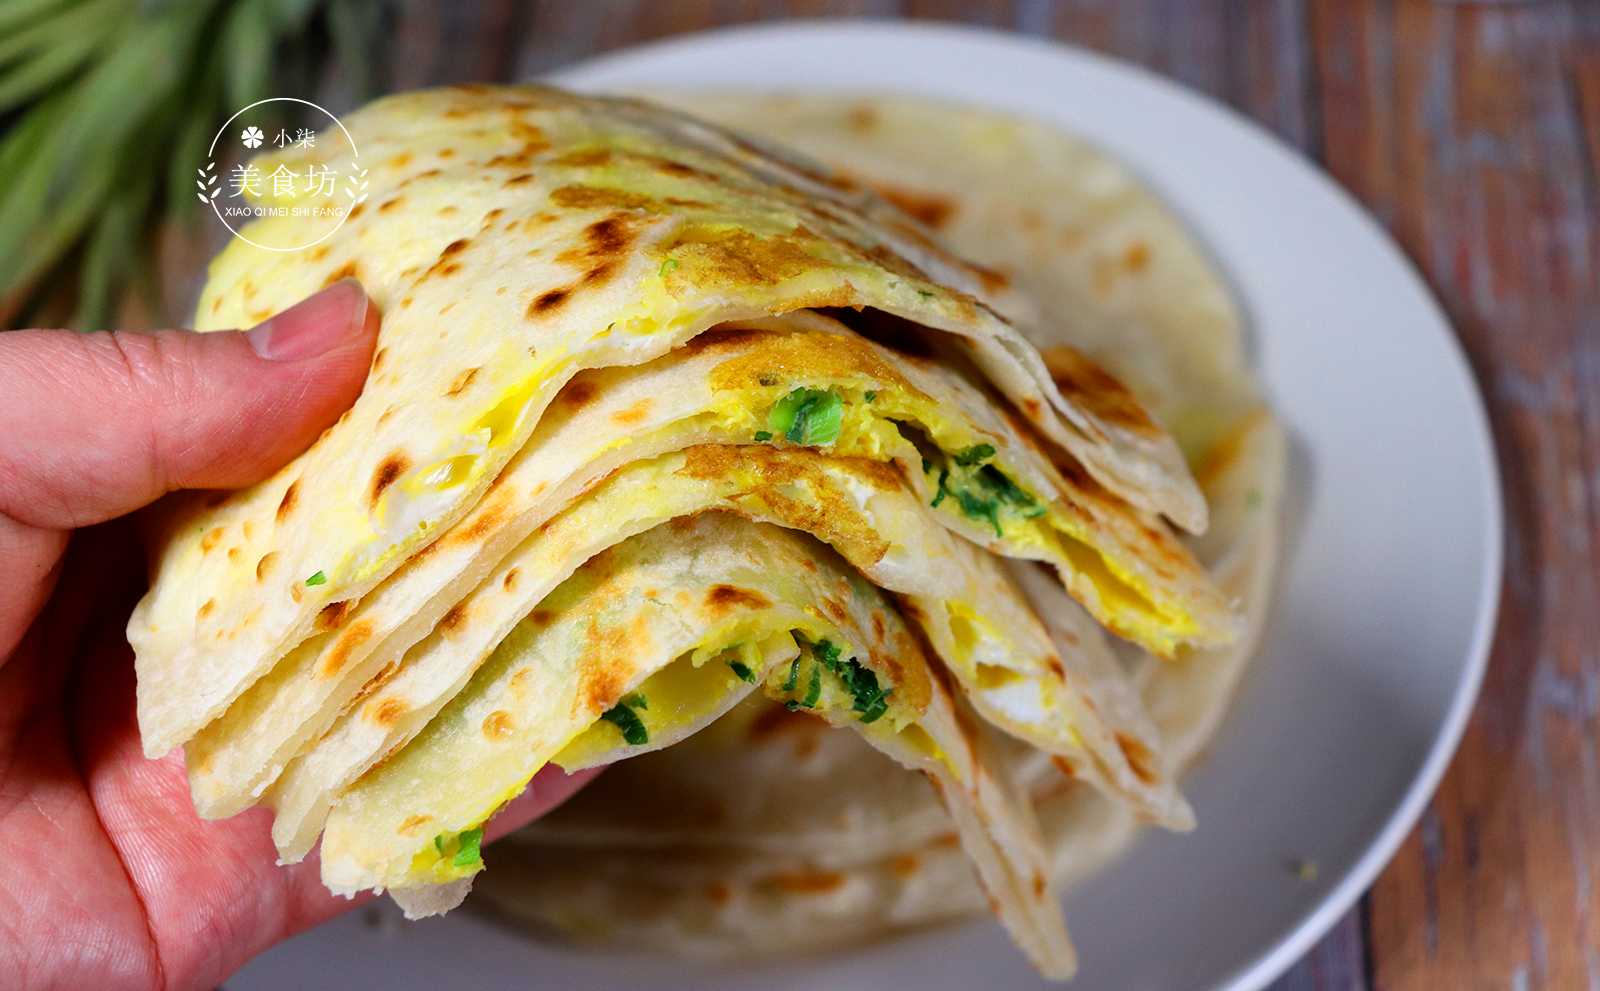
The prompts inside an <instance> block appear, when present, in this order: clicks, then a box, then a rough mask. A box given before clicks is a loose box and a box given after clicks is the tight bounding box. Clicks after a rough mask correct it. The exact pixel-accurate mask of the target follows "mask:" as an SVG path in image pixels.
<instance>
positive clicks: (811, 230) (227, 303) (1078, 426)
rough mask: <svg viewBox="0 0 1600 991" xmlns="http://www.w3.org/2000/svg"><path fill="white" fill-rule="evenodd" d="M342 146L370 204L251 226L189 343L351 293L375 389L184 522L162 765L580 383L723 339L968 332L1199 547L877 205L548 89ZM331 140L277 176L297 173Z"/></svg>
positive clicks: (147, 696) (1024, 392)
mask: <svg viewBox="0 0 1600 991" xmlns="http://www.w3.org/2000/svg"><path fill="white" fill-rule="evenodd" d="M345 127H346V129H347V130H348V132H349V133H350V134H351V135H352V136H353V138H354V140H355V144H356V146H357V147H359V149H360V150H361V153H362V154H363V155H364V156H366V158H365V161H367V162H371V163H372V165H371V167H370V170H369V171H370V175H369V176H368V179H367V181H368V183H369V186H370V193H369V199H367V200H366V201H365V202H363V203H361V204H359V205H358V207H356V208H354V209H352V211H351V213H352V216H351V217H350V218H349V219H348V221H347V222H345V223H344V224H343V225H342V226H340V227H339V228H338V229H337V230H336V231H335V232H333V233H332V234H330V235H329V236H327V237H325V238H324V239H323V240H322V241H321V242H320V243H318V244H317V245H316V246H315V247H313V248H310V249H307V250H301V251H290V252H283V251H271V250H267V249H265V248H261V247H257V246H256V243H252V242H258V243H268V244H271V243H280V242H284V241H289V240H293V238H292V235H293V234H294V233H295V232H296V230H297V228H296V225H303V224H308V223H312V222H313V221H310V220H307V219H305V218H303V217H297V216H295V215H294V214H293V212H292V211H286V212H285V215H283V216H269V217H266V218H263V219H261V220H259V221H257V222H256V223H255V224H254V225H252V226H251V227H250V228H248V229H247V231H246V234H247V235H249V236H250V237H251V240H249V241H247V240H245V239H239V240H236V241H234V242H233V243H232V244H231V245H230V246H229V247H228V248H227V249H226V250H225V251H224V252H223V253H222V254H221V255H220V256H218V258H217V259H216V260H215V261H214V262H213V264H212V267H211V273H210V278H209V280H208V282H207V285H206V287H205V290H204V291H203V293H202V296H201V299H200V303H199V307H198V313H197V317H196V324H197V327H198V328H199V329H201V330H211V329H217V328H224V327H239V326H247V325H250V324H252V323H255V322H257V321H259V320H261V319H263V318H265V317H266V316H268V315H270V314H271V313H273V312H275V311H278V310H281V309H283V308H285V307H287V306H288V305H290V304H291V303H293V302H295V301H297V300H299V299H302V298H304V297H305V296H307V295H309V294H310V293H312V292H313V291H315V290H316V289H318V288H320V287H322V286H324V285H326V284H328V283H329V282H331V281H332V280H335V279H338V278H342V277H345V276H355V277H357V278H359V279H360V280H361V281H362V283H363V285H364V286H365V287H366V288H367V290H368V292H369V293H370V295H371V296H372V298H373V300H374V301H375V303H376V304H377V306H378V307H379V309H380V310H381V311H382V313H383V326H382V330H381V332H380V335H379V341H378V345H377V350H376V352H375V354H374V357H373V370H372V373H371V376H370V378H369V381H368V383H367V387H366V389H365V391H364V392H363V393H362V395H361V397H360V398H359V399H358V400H357V402H356V404H355V405H354V406H353V407H352V408H351V409H350V410H349V411H348V413H347V414H346V415H345V416H344V417H343V418H342V419H341V420H340V422H339V423H338V424H336V425H335V426H334V427H332V428H330V429H329V430H328V432H327V433H326V434H325V435H324V436H323V437H322V438H321V439H320V440H318V441H317V442H316V443H315V444H314V445H313V446H312V447H311V448H310V449H309V450H307V451H306V452H305V453H304V454H303V455H301V456H300V457H299V458H296V459H295V460H294V461H293V462H292V463H290V464H289V465H288V466H286V467H285V468H284V469H283V470H281V471H280V472H278V473H277V474H276V475H274V476H273V477H272V478H270V479H268V480H266V481H264V482H262V483H260V484H258V485H255V486H252V487H250V488H248V489H244V490H241V491H239V492H236V493H232V494H228V495H224V496H221V497H215V496H195V497H193V498H191V499H187V500H178V501H175V502H174V503H173V504H172V506H171V507H170V510H171V511H170V512H169V513H168V514H167V515H166V516H165V518H164V522H163V523H162V526H161V536H160V537H159V538H158V539H157V541H156V551H155V554H154V560H153V564H152V572H153V574H152V584H151V589H150V591H149V593H148V594H147V595H146V596H145V598H144V599H143V600H142V601H141V603H140V604H139V606H138V608H137V609H136V610H135V612H134V615H133V616H132V618H131V619H130V621H129V625H128V637H129V640H130V642H131V643H132V644H133V646H134V648H135V652H136V655H137V669H138V677H139V691H138V714H139V723H140V728H141V732H142V737H143V742H144V749H145V752H146V753H147V754H148V755H150V756H158V755H161V754H164V753H166V752H167V751H168V750H170V749H171V748H172V747H173V746H175V745H177V744H179V743H182V742H184V741H185V740H187V739H189V738H190V737H191V736H193V735H194V734H195V733H197V732H199V731H200V730H201V729H202V728H203V727H204V726H205V725H206V724H207V723H209V722H211V721H212V720H213V719H215V718H216V717H218V716H219V715H221V714H222V713H223V712H224V711H225V709H226V708H227V707H228V706H229V704H230V703H232V702H233V701H234V700H235V699H237V698H238V697H239V696H240V695H241V694H242V693H243V692H245V690H247V689H248V688H249V687H250V686H251V685H252V684H254V683H255V682H256V681H257V680H258V679H259V678H261V677H262V676H263V675H264V674H266V673H268V672H269V671H270V670H272V668H273V665H274V664H276V663H277V662H278V661H279V660H280V659H281V658H283V657H284V656H285V655H286V654H288V653H289V652H290V651H291V650H293V649H294V648H295V647H296V646H297V645H299V644H300V643H301V642H302V641H304V640H306V638H308V637H310V636H313V635H314V634H315V633H316V632H317V628H318V622H319V619H320V620H321V621H322V623H323V624H324V627H326V626H327V625H329V623H330V613H331V619H333V620H336V619H338V618H339V617H340V616H341V615H342V613H343V611H344V610H345V609H347V608H348V607H349V606H350V605H352V604H353V603H354V602H356V601H357V600H358V599H359V598H360V597H362V596H363V595H365V594H366V593H367V592H368V591H370V590H371V589H373V588H374V587H376V586H377V585H378V583H380V582H381V581H383V580H384V579H385V578H386V577H388V576H389V575H390V574H392V573H393V572H394V571H395V570H396V569H397V568H399V567H400V566H401V565H402V564H403V563H404V562H406V561H407V560H408V559H410V558H412V557H414V556H415V555H417V554H418V553H420V552H422V551H424V550H425V549H426V548H428V547H429V546H432V544H433V543H434V542H435V541H436V540H437V539H438V538H439V537H440V535H441V534H443V533H445V532H447V531H448V530H449V529H450V528H451V526H452V525H453V524H454V523H456V522H457V521H458V520H460V519H461V518H462V517H463V516H464V515H465V514H466V513H467V512H468V511H469V510H471V509H472V508H473V507H474V506H475V505H477V504H478V503H479V502H480V501H481V500H484V499H486V498H488V495H487V493H488V490H489V487H490V483H491V482H492V481H493V480H494V479H495V478H496V476H497V475H499V474H500V473H501V469H502V468H504V467H505V465H506V463H507V462H508V461H509V460H510V459H511V457H512V456H513V455H514V454H515V453H516V452H517V451H518V450H520V449H521V448H522V447H523V445H524V444H525V443H526V442H527V440H528V438H529V436H530V435H531V434H532V432H533V431H534V429H535V428H536V427H537V425H538V424H539V422H540V421H541V419H542V418H543V415H544V413H545V411H546V407H547V406H548V405H549V403H550V401H551V400H552V399H553V398H554V397H555V395H556V393H557V392H558V391H559V390H560V388H561V387H562V386H563V385H564V384H565V383H567V382H568V381H569V380H571V378H572V377H573V376H574V375H576V374H578V373H579V372H580V371H582V370H584V369H587V368H596V367H608V366H614V365H630V364H638V363H641V362H644V361H648V360H650V359H652V358H656V357H659V356H660V355H662V354H665V353H667V352H668V351H670V350H671V349H673V348H674V347H677V346H679V345H681V344H683V343H684V342H686V341H688V340H690V339H691V338H693V337H694V336H695V335H697V334H699V333H701V332H702V331H704V330H706V329H708V328H710V327H712V326H715V325H717V324H719V323H724V322H727V321H730V320H740V319H747V318H753V317H759V316H764V315H770V314H777V313H784V312H789V311H792V310H797V309H805V308H811V307H821V306H828V307H867V308H872V309H874V310H876V311H881V312H884V313H888V314H893V315H895V316H897V317H899V318H902V319H904V320H906V321H908V322H910V323H911V324H913V325H915V326H917V327H919V328H923V329H926V330H930V331H939V332H944V333H946V334H948V335H951V336H952V339H955V340H959V341H961V342H964V344H965V345H966V347H965V350H966V351H967V352H968V354H969V357H970V359H971V361H972V362H973V364H974V365H975V366H976V367H979V368H981V369H982V370H983V372H984V373H985V374H986V375H987V377H988V378H989V379H990V381H991V382H992V383H993V384H994V385H995V386H996V387H997V388H998V389H999V390H1000V391H1001V392H1003V393H1004V394H1005V395H1006V396H1007V397H1008V398H1009V399H1010V401H1011V402H1012V403H1014V404H1015V406H1016V408H1017V409H1018V410H1020V411H1021V413H1022V415H1023V416H1024V417H1026V418H1027V419H1028V421H1029V422H1030V423H1031V424H1032V425H1033V427H1034V428H1036V429H1037V430H1039V431H1040V433H1041V434H1042V435H1043V436H1045V437H1046V438H1048V439H1049V440H1050V441H1051V442H1052V443H1054V444H1056V445H1058V446H1059V447H1061V448H1062V449H1063V450H1065V451H1067V452H1069V453H1070V454H1071V456H1072V458H1073V459H1074V464H1077V465H1081V466H1082V470H1084V472H1085V473H1086V475H1087V476H1088V477H1092V478H1093V479H1095V480H1096V481H1097V482H1098V483H1099V484H1100V485H1101V486H1103V487H1105V489H1106V490H1108V491H1109V492H1110V493H1113V494H1114V496H1115V497H1116V498H1117V499H1121V500H1125V501H1127V502H1128V503H1130V504H1132V505H1134V506H1138V507H1140V508H1142V509H1143V510H1146V511H1147V512H1155V511H1160V512H1164V513H1166V514H1168V515H1169V516H1170V517H1171V518H1173V519H1175V520H1177V521H1178V522H1180V523H1181V524H1183V525H1185V526H1186V527H1188V528H1190V529H1193V530H1199V529H1203V527H1204V524H1205V504H1204V501H1203V499H1201V498H1200V496H1199V492H1198V489H1197V488H1196V487H1195V486H1194V484H1193V480H1192V479H1191V478H1189V476H1188V474H1187V472H1186V470H1185V468H1184V465H1183V461H1182V458H1181V456H1180V455H1179V452H1178V449H1177V447H1176V445H1175V444H1174V443H1173V442H1172V441H1171V439H1170V438H1169V437H1168V436H1167V435H1166V434H1165V433H1164V432H1163V431H1162V430H1161V429H1160V428H1159V427H1158V426H1157V425H1156V424H1155V423H1154V421H1153V420H1151V419H1150V417H1148V416H1147V415H1145V414H1144V413H1143V411H1142V410H1139V409H1138V408H1137V404H1129V403H1124V402H1122V401H1121V399H1120V398H1118V399H1117V401H1115V402H1108V403H1102V402H1099V401H1098V397H1099V396H1100V394H1101V393H1104V394H1105V395H1106V396H1111V395H1112V394H1113V393H1115V390H1114V389H1112V388H1111V385H1106V384H1104V383H1100V382H1099V380H1098V379H1097V380H1096V384H1095V385H1094V386H1093V388H1092V389H1091V390H1090V393H1089V394H1087V395H1086V394H1084V392H1083V391H1082V390H1074V393H1075V394H1074V395H1072V396H1063V395H1062V393H1061V391H1060V390H1059V388H1058V386H1057V383H1056V381H1054V380H1052V377H1051V374H1050V372H1049V369H1047V368H1046V366H1045V365H1044V363H1043V361H1042V360H1041V359H1040V358H1039V356H1038V354H1037V353H1036V352H1035V351H1034V350H1033V348H1032V347H1030V346H1029V345H1028V344H1027V343H1026V342H1025V341H1024V340H1023V338H1022V337H1021V335H1020V334H1019V333H1018V331H1017V330H1016V329H1015V328H1014V327H1013V326H1012V325H1011V324H1010V323H1009V322H1007V320H1006V319H1005V318H1004V317H1002V316H1000V315H999V314H998V313H997V310H996V308H995V306H994V305H992V304H991V303H990V302H989V301H988V299H989V294H988V290H987V289H986V288H985V285H984V280H983V277H982V276H983V273H982V272H981V271H980V270H978V269H974V268H971V267H970V266H967V265H965V264H963V263H961V262H960V261H959V260H957V259H955V258H954V257H953V256H950V255H948V253H946V252H944V251H942V250H941V249H939V248H938V247H937V245H935V244H934V242H932V241H931V240H929V239H928V238H927V237H926V236H925V235H923V234H922V233H921V232H920V231H918V230H917V229H916V228H915V227H914V226H912V225H908V224H905V223H902V222H900V221H899V220H895V221H894V222H892V223H883V222H880V221H878V220H874V219H873V216H874V212H875V211H874V210H873V208H872V201H871V200H870V199H869V198H865V197H863V195H862V194H860V193H859V192H858V191H856V190H853V189H851V188H849V187H848V186H847V184H844V183H841V182H839V181H837V180H836V179H835V177H832V176H830V175H828V174H826V173H825V172H821V171H817V170H815V169H813V168H812V167H810V166H808V165H805V164H803V163H798V162H789V161H786V160H782V159H780V158H778V157H776V156H775V155H770V154H767V153H764V152H763V151H761V150H758V149H756V148H755V147H754V146H752V145H751V144H750V143H748V142H746V141H744V140H743V139H741V138H739V137H737V136H735V135H733V134H731V133H729V132H725V131H722V130H720V129H717V128H714V127H711V126H709V125H705V124H702V123H699V122H697V121H694V120H691V119H689V118H686V117H682V116H680V115H677V114H673V113H670V112H668V111H665V110H662V109H660V108H656V107H652V106H649V105H645V104H641V103H636V102H631V101H621V100H607V99H599V98H593V97H581V96H575V95H571V94H566V93H562V92H560V91H557V90H553V89H548V88H544V87H534V86H523V87H507V88H497V87H457V88H452V89H443V90H433V91H426V92H418V93H410V94H401V95H398V96H393V97H389V98H386V99H384V100H380V101H378V102H376V103H374V104H372V105H371V106H369V107H367V108H364V109H363V110H361V111H358V112H357V113H355V114H352V115H350V116H349V117H347V118H346V119H345ZM330 144H331V143H329V142H321V143H318V144H316V145H312V146H309V147H308V146H296V147H293V148H288V149H284V150H282V151H280V152H276V153H273V154H272V155H270V156H267V157H266V159H265V160H264V161H261V162H258V163H257V164H258V166H260V167H261V168H262V170H263V171H271V170H272V169H274V168H275V167H277V166H280V165H281V166H284V167H287V168H289V169H291V170H293V171H295V172H296V173H304V172H306V171H308V170H309V169H311V168H313V167H317V166H319V165H323V166H325V165H326V164H327V163H326V162H323V161H321V158H322V156H324V155H326V154H330V153H329V152H327V151H325V150H324V149H325V148H326V147H327V146H329V145H330ZM319 223H320V222H319ZM1106 381H1107V382H1109V379H1107V380H1106ZM1117 395H1118V396H1119V397H1120V395H1121V394H1120V393H1117ZM1148 525H1149V526H1151V527H1152V528H1153V529H1154V530H1157V531H1159V530H1161V529H1162V527H1163V524H1162V523H1161V522H1160V521H1158V520H1154V519H1153V518H1152V519H1151V520H1150V521H1149V523H1148Z"/></svg>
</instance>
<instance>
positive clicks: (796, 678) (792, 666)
mask: <svg viewBox="0 0 1600 991" xmlns="http://www.w3.org/2000/svg"><path fill="white" fill-rule="evenodd" d="M799 683H800V655H799V654H796V655H795V658H794V660H792V661H790V662H789V677H788V679H787V680H785V681H784V683H783V690H784V691H786V692H792V691H794V686H795V685H797V684H799Z"/></svg>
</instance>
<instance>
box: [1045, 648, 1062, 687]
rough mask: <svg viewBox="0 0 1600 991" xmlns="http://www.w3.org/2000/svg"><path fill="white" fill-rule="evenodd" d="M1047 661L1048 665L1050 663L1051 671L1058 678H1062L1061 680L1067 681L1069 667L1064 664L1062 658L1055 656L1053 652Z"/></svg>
mask: <svg viewBox="0 0 1600 991" xmlns="http://www.w3.org/2000/svg"><path fill="white" fill-rule="evenodd" d="M1045 663H1046V664H1047V665H1049V667H1050V673H1051V674H1053V675H1055V676H1056V678H1057V679H1058V680H1060V681H1066V680H1067V669H1066V668H1065V667H1063V666H1062V664H1061V658H1059V657H1057V656H1055V655H1054V654H1051V655H1050V659H1049V660H1048V661H1046V662H1045Z"/></svg>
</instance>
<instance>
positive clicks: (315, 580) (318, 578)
mask: <svg viewBox="0 0 1600 991" xmlns="http://www.w3.org/2000/svg"><path fill="white" fill-rule="evenodd" d="M306 584H307V585H313V586H315V585H326V584H328V576H327V575H325V574H323V573H322V572H320V571H319V572H317V573H316V574H314V575H312V576H311V577H310V578H307V579H306Z"/></svg>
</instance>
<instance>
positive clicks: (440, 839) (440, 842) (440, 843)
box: [433, 833, 444, 853]
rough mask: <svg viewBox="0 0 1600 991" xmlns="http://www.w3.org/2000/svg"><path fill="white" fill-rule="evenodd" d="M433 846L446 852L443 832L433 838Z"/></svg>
mask: <svg viewBox="0 0 1600 991" xmlns="http://www.w3.org/2000/svg"><path fill="white" fill-rule="evenodd" d="M433 848H434V849H435V850H438V851H439V852H440V853H444V834H443V833H440V834H439V835H438V836H435V837H434V838H433Z"/></svg>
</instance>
